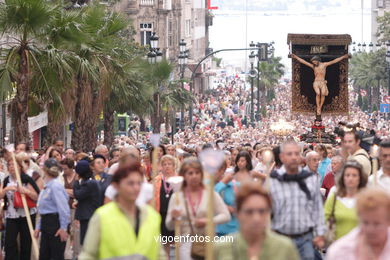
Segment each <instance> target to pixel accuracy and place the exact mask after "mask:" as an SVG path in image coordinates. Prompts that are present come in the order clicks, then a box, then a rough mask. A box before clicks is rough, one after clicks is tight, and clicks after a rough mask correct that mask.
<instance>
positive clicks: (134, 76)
mask: <svg viewBox="0 0 390 260" xmlns="http://www.w3.org/2000/svg"><path fill="white" fill-rule="evenodd" d="M139 62H140V61H139V59H135V60H134V62H133V63H131V65H130V66H129V68H127V69H126V70H127V78H126V80H125V81H123V82H121V81H119V82H117V84H115V85H113V87H112V89H111V93H110V96H109V98H108V99H107V100H106V102H105V104H104V111H103V117H104V144H105V145H108V146H111V145H112V143H113V139H114V132H113V127H114V114H115V112H116V113H126V112H131V113H134V114H137V115H138V116H141V117H142V116H146V115H148V114H149V113H150V112H151V110H152V109H153V107H152V104H151V103H150V102H149V100H150V99H151V97H152V95H153V91H154V89H153V88H151V87H149V86H148V85H147V84H145V83H144V82H143V77H142V75H143V73H144V72H143V71H142V70H140V69H139V68H138V67H134V66H133V65H134V64H136V63H139Z"/></svg>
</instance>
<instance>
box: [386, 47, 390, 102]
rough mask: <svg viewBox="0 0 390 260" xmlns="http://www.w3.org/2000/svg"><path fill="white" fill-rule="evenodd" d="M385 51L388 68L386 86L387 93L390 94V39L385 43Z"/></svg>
mask: <svg viewBox="0 0 390 260" xmlns="http://www.w3.org/2000/svg"><path fill="white" fill-rule="evenodd" d="M386 47H387V52H386V62H387V70H388V73H389V75H388V86H387V95H390V41H388V42H387V43H386Z"/></svg>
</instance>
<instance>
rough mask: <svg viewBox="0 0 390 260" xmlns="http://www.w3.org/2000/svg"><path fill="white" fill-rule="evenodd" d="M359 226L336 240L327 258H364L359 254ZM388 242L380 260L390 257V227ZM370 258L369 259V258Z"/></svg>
mask: <svg viewBox="0 0 390 260" xmlns="http://www.w3.org/2000/svg"><path fill="white" fill-rule="evenodd" d="M359 232H360V229H359V227H357V228H355V229H353V230H352V231H351V232H349V233H348V234H347V235H345V236H344V237H342V238H340V239H339V240H337V241H336V242H334V243H333V244H332V245H331V246H330V248H329V249H328V251H327V253H326V260H339V259H342V260H358V259H363V258H362V256H360V258H359V256H358V250H357V246H358V235H359ZM387 232H388V235H387V242H386V245H385V247H384V249H383V251H382V254H381V255H380V257H379V258H378V260H389V259H390V228H388V231H387ZM367 260H369V259H367Z"/></svg>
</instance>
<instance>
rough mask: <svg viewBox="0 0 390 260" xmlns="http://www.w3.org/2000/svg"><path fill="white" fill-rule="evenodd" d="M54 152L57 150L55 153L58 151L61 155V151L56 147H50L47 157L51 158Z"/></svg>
mask: <svg viewBox="0 0 390 260" xmlns="http://www.w3.org/2000/svg"><path fill="white" fill-rule="evenodd" d="M54 152H57V153H59V154H61V155H62V153H61V151H60V150H58V149H56V148H53V149H51V151H50V153H49V158H52V157H53V153H54Z"/></svg>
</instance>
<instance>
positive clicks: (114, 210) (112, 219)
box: [97, 202, 161, 260]
mask: <svg viewBox="0 0 390 260" xmlns="http://www.w3.org/2000/svg"><path fill="white" fill-rule="evenodd" d="M146 207H147V217H146V219H145V220H144V221H143V222H141V223H140V227H139V231H138V236H137V237H136V235H135V230H134V228H133V226H132V225H131V224H130V222H129V220H128V218H127V217H126V216H125V214H124V213H123V212H122V211H121V210H120V209H119V207H118V205H117V204H116V203H115V202H111V203H108V204H106V205H104V206H103V207H101V208H99V209H98V210H97V214H98V215H99V218H100V232H101V233H100V236H101V237H100V246H99V259H122V258H123V259H129V258H128V257H129V256H135V255H137V256H143V257H145V259H149V260H155V259H158V256H159V251H160V243H159V240H158V237H159V235H160V225H161V216H160V215H159V214H158V213H157V212H156V211H155V210H154V209H153V208H152V207H150V206H146ZM136 259H140V258H136ZM142 259H143V258H142Z"/></svg>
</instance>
